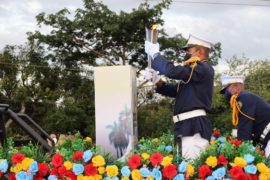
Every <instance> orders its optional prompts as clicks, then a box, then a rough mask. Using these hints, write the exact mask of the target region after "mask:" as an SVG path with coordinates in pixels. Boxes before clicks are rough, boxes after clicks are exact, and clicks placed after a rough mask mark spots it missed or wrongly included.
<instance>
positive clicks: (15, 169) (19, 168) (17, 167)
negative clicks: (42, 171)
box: [10, 163, 23, 173]
mask: <svg viewBox="0 0 270 180" xmlns="http://www.w3.org/2000/svg"><path fill="white" fill-rule="evenodd" d="M22 168H23V166H22V164H21V163H17V164H16V165H15V166H14V167H11V168H10V171H11V172H14V173H18V172H20V171H21V170H22Z"/></svg>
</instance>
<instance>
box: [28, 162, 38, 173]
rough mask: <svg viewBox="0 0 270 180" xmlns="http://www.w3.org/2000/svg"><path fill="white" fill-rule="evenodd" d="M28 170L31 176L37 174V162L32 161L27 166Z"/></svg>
mask: <svg viewBox="0 0 270 180" xmlns="http://www.w3.org/2000/svg"><path fill="white" fill-rule="evenodd" d="M29 170H30V171H31V173H32V174H33V175H35V174H36V173H37V172H38V163H37V161H34V162H33V163H32V164H31V165H30V166H29Z"/></svg>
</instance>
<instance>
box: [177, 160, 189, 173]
mask: <svg viewBox="0 0 270 180" xmlns="http://www.w3.org/2000/svg"><path fill="white" fill-rule="evenodd" d="M186 170H187V162H186V161H182V162H181V164H179V166H178V171H179V172H181V173H184V172H186Z"/></svg>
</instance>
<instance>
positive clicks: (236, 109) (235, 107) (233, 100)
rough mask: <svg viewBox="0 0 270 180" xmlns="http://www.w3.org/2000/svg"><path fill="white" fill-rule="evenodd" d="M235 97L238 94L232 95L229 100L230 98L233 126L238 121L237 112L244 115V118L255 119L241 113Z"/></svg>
mask: <svg viewBox="0 0 270 180" xmlns="http://www.w3.org/2000/svg"><path fill="white" fill-rule="evenodd" d="M237 97H238V94H235V95H232V97H231V100H230V104H231V108H232V124H233V125H234V126H237V125H238V121H239V117H238V114H239V112H240V113H241V114H242V115H243V116H245V117H246V118H248V119H250V120H253V121H254V120H255V118H253V117H250V116H248V115H247V114H245V113H243V112H242V111H241V108H240V107H239V104H238V102H237Z"/></svg>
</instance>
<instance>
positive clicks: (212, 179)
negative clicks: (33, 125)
mask: <svg viewBox="0 0 270 180" xmlns="http://www.w3.org/2000/svg"><path fill="white" fill-rule="evenodd" d="M205 180H215V178H214V177H213V176H208V177H207V178H206V179H205Z"/></svg>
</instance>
